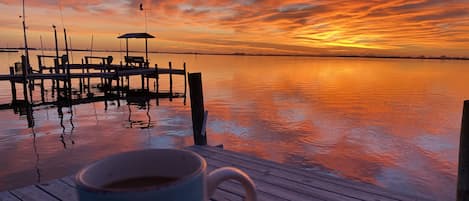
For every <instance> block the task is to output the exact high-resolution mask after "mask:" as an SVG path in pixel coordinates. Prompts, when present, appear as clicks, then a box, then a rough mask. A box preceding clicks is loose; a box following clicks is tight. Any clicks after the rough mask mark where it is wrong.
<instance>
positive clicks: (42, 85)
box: [37, 40, 46, 102]
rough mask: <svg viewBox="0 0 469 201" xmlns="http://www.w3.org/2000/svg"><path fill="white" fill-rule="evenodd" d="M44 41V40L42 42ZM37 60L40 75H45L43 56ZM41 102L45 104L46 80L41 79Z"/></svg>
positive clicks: (38, 56)
mask: <svg viewBox="0 0 469 201" xmlns="http://www.w3.org/2000/svg"><path fill="white" fill-rule="evenodd" d="M41 41H42V40H41ZM37 59H38V64H39V74H41V75H42V74H43V73H44V68H43V66H42V58H41V55H37ZM41 101H42V102H45V101H46V100H45V97H44V79H41Z"/></svg>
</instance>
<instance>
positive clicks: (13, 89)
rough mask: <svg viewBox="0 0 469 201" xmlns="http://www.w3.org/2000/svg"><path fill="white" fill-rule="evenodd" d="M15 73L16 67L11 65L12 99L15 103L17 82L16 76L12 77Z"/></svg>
mask: <svg viewBox="0 0 469 201" xmlns="http://www.w3.org/2000/svg"><path fill="white" fill-rule="evenodd" d="M14 75H15V69H14V68H13V67H10V77H11V78H10V84H11V96H12V98H13V100H12V101H11V102H12V103H13V104H15V102H16V84H15V80H14V78H12V77H13V76H14Z"/></svg>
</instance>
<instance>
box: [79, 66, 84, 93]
mask: <svg viewBox="0 0 469 201" xmlns="http://www.w3.org/2000/svg"><path fill="white" fill-rule="evenodd" d="M84 66H85V61H84V60H83V59H81V74H82V75H84V74H85V67H84ZM79 81H80V94H83V82H84V81H85V80H84V77H81V78H79Z"/></svg>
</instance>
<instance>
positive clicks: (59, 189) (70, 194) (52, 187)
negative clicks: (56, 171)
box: [36, 179, 78, 201]
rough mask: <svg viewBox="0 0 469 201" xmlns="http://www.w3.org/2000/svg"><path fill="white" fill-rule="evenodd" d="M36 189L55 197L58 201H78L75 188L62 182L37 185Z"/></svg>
mask: <svg viewBox="0 0 469 201" xmlns="http://www.w3.org/2000/svg"><path fill="white" fill-rule="evenodd" d="M36 187H38V188H39V189H41V190H43V191H45V192H48V193H50V194H52V195H54V196H56V197H57V198H59V199H60V200H67V201H78V194H77V191H76V188H74V187H73V186H70V185H68V184H66V183H65V182H62V181H61V180H60V179H56V180H52V181H49V182H45V183H41V184H37V185H36Z"/></svg>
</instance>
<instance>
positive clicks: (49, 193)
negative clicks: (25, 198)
mask: <svg viewBox="0 0 469 201" xmlns="http://www.w3.org/2000/svg"><path fill="white" fill-rule="evenodd" d="M34 187H36V188H38V189H39V190H41V191H43V192H45V193H47V194H48V195H50V196H51V197H53V198H55V199H57V200H59V201H64V200H62V199H60V198H59V197H57V196H56V195H54V194H53V193H51V192H49V191H47V190H46V189H44V188H42V187H41V186H39V185H38V184H34Z"/></svg>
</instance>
